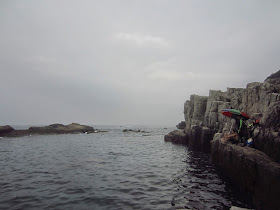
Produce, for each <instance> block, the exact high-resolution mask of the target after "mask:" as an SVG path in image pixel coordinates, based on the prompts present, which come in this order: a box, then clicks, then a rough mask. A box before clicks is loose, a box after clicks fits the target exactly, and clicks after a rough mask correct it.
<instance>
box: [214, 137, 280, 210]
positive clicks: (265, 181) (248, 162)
mask: <svg viewBox="0 0 280 210" xmlns="http://www.w3.org/2000/svg"><path fill="white" fill-rule="evenodd" d="M215 137H216V138H215V139H214V140H213V141H212V162H213V163H215V164H217V165H218V166H219V167H220V168H222V169H223V171H224V172H225V173H226V175H227V176H228V177H229V178H230V179H231V180H232V182H233V183H234V184H235V185H236V186H239V187H240V188H241V189H243V190H244V189H245V190H246V191H247V192H248V193H249V194H250V195H251V196H252V199H253V203H254V205H255V207H256V209H279V204H280V201H279V199H278V196H279V194H280V164H279V163H276V162H275V161H273V160H272V159H271V158H270V157H268V156H267V155H266V154H265V153H264V152H261V151H259V150H256V149H253V148H251V147H242V146H240V145H236V144H232V143H222V142H221V141H220V136H219V135H215Z"/></svg>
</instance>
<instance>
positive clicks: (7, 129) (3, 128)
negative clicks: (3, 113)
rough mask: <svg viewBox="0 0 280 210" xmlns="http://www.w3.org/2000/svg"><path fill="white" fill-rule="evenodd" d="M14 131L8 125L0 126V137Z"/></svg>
mask: <svg viewBox="0 0 280 210" xmlns="http://www.w3.org/2000/svg"><path fill="white" fill-rule="evenodd" d="M14 130H15V129H14V128H12V127H11V126H9V125H5V126H0V136H2V135H7V134H9V133H11V132H13V131H14Z"/></svg>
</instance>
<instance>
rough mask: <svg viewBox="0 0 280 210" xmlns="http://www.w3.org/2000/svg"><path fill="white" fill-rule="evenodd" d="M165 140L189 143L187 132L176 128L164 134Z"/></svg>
mask: <svg viewBox="0 0 280 210" xmlns="http://www.w3.org/2000/svg"><path fill="white" fill-rule="evenodd" d="M164 141H169V142H172V143H175V144H188V143H189V139H188V136H187V134H185V133H184V131H182V130H174V131H172V132H170V133H169V134H167V135H165V136H164Z"/></svg>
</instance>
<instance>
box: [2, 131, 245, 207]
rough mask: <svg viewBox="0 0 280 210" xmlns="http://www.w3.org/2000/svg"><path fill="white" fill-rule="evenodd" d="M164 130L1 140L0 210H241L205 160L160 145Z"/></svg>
mask: <svg viewBox="0 0 280 210" xmlns="http://www.w3.org/2000/svg"><path fill="white" fill-rule="evenodd" d="M148 131H149V130H148ZM166 132H167V131H166V130H164V132H163V131H162V130H158V131H154V132H151V133H149V135H150V136H141V135H137V134H133V133H132V134H129V133H126V134H124V133H123V132H122V131H121V130H120V129H119V130H118V129H116V130H113V131H110V132H107V133H102V134H100V135H99V134H90V135H51V136H33V137H26V138H15V139H9V140H5V139H1V141H0V148H1V151H11V152H0V166H1V171H0V175H1V180H0V194H1V197H0V209H101V210H102V209H174V208H175V209H176V208H185V207H187V208H190V209H195V208H196V209H211V208H212V209H225V208H228V207H230V206H231V205H232V204H234V203H238V204H241V206H242V205H243V206H244V207H246V203H245V204H244V203H243V202H242V201H239V200H238V198H237V197H236V196H235V195H234V193H233V192H232V191H231V190H230V189H228V188H227V187H226V184H225V182H224V181H223V180H222V179H221V177H220V176H219V175H218V174H217V171H216V169H215V168H214V167H213V166H212V165H211V163H210V161H209V156H207V155H204V154H202V153H195V152H190V151H188V150H187V149H186V148H185V147H184V146H180V145H173V144H171V143H167V142H164V141H163V134H164V133H166ZM236 200H237V201H236ZM171 204H173V205H174V206H172V205H171Z"/></svg>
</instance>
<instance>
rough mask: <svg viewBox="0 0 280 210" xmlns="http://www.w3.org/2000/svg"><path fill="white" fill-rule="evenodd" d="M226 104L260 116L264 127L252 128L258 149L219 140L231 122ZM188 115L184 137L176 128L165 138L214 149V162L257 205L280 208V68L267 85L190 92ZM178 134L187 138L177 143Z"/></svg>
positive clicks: (201, 148) (256, 83)
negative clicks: (224, 113)
mask: <svg viewBox="0 0 280 210" xmlns="http://www.w3.org/2000/svg"><path fill="white" fill-rule="evenodd" d="M225 108H234V109H237V110H240V111H243V112H245V113H247V114H248V115H249V116H251V118H255V119H258V118H260V126H256V127H253V128H251V132H252V137H253V142H254V145H253V146H254V148H250V147H242V146H240V145H238V144H232V143H222V142H221V141H220V139H221V137H222V136H223V135H224V132H225V131H228V130H230V126H231V121H230V118H228V117H225V116H224V115H222V114H221V113H220V111H221V110H222V109H225ZM184 116H185V123H186V128H185V130H184V131H183V133H184V134H185V135H183V136H182V135H181V134H180V133H178V132H175V131H173V132H171V133H169V134H168V135H166V137H165V140H166V141H172V142H174V143H177V142H178V143H186V144H188V145H189V148H190V149H193V150H201V151H206V152H208V151H209V152H210V151H211V157H212V162H213V163H215V164H216V165H217V166H219V167H220V168H221V169H222V171H224V172H225V174H226V175H227V176H228V177H229V178H230V179H231V180H232V181H233V183H235V184H236V185H238V186H240V188H241V189H245V190H246V191H247V192H249V193H250V195H252V200H253V202H254V204H255V208H256V209H278V208H279V206H280V200H279V199H278V198H277V196H278V195H279V194H280V164H279V163H280V70H279V71H278V72H276V73H275V74H272V75H271V76H269V77H268V78H267V79H266V80H265V81H264V82H263V83H260V82H253V83H249V84H248V85H247V87H246V88H227V91H225V92H222V91H220V90H210V91H209V96H198V95H192V96H191V97H190V100H187V101H186V102H185V104H184ZM178 136H182V138H184V140H180V141H179V140H178V138H179V137H178ZM210 145H211V146H210Z"/></svg>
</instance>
